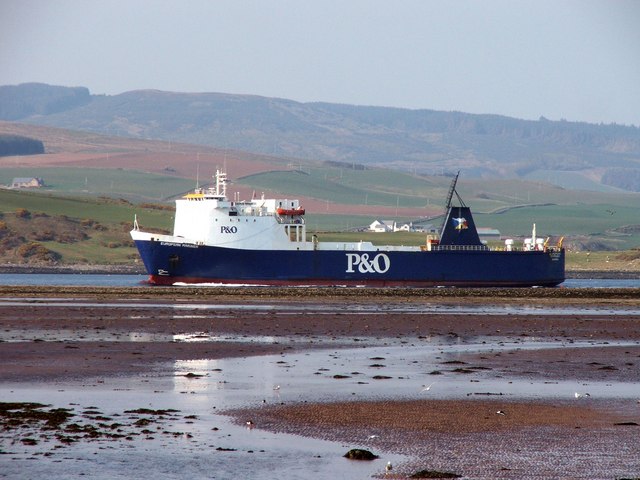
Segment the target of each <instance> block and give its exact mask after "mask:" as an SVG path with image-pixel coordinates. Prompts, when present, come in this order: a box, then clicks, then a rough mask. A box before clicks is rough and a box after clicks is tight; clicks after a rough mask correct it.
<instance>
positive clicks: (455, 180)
mask: <svg viewBox="0 0 640 480" xmlns="http://www.w3.org/2000/svg"><path fill="white" fill-rule="evenodd" d="M459 176H460V170H458V173H456V176H455V177H453V180H452V181H451V186H450V187H449V193H448V194H447V203H446V204H445V207H444V218H443V219H442V227H440V232H443V231H444V227H445V223H446V222H447V216H448V213H449V210H450V209H451V200H452V199H453V194H454V193H455V195H456V197H457V198H458V201H459V202H460V206H462V207H466V205H465V204H464V202H463V201H462V198H460V195H458V192H457V191H456V184H457V183H458V177H459Z"/></svg>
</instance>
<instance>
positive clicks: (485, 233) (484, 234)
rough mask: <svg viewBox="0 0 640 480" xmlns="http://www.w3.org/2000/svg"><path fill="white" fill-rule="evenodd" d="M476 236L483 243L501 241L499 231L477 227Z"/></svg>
mask: <svg viewBox="0 0 640 480" xmlns="http://www.w3.org/2000/svg"><path fill="white" fill-rule="evenodd" d="M478 236H479V237H480V240H482V241H483V242H487V241H489V240H501V239H502V234H501V233H500V230H496V229H495V228H484V227H478Z"/></svg>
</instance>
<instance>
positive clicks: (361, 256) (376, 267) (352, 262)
mask: <svg viewBox="0 0 640 480" xmlns="http://www.w3.org/2000/svg"><path fill="white" fill-rule="evenodd" d="M346 255H347V270H346V272H347V273H355V270H354V268H357V269H358V272H360V273H386V272H387V271H388V270H389V268H390V267H391V260H390V259H389V257H388V256H387V254H386V253H378V254H377V255H376V256H375V257H373V258H372V259H371V260H369V254H368V253H347V254H346Z"/></svg>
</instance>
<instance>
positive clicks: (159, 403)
mask: <svg viewBox="0 0 640 480" xmlns="http://www.w3.org/2000/svg"><path fill="white" fill-rule="evenodd" d="M72 290H73V291H71V289H59V290H55V289H38V288H35V289H34V288H29V287H24V288H18V287H11V289H6V290H4V291H0V339H1V340H2V341H0V358H1V359H2V362H0V382H1V383H2V389H1V390H0V402H3V403H1V404H0V420H1V422H2V424H1V426H0V428H1V429H2V430H1V436H0V453H1V454H0V463H1V464H2V468H0V476H4V477H6V478H36V477H42V476H45V475H46V476H47V477H50V478H76V477H80V476H85V477H86V476H89V477H92V478H118V477H122V478H131V477H140V478H150V477H154V478H175V477H176V475H179V476H187V475H188V476H191V477H194V478H258V479H260V478H265V479H266V478H274V477H276V476H277V477H281V478H347V479H349V478H354V479H361V478H376V477H384V478H410V477H411V476H412V475H416V474H422V475H423V477H424V476H426V475H427V472H430V474H431V475H438V474H439V475H440V476H442V477H444V476H446V475H450V476H453V475H458V476H460V477H461V478H505V479H508V478H590V479H591V478H603V479H605V478H607V479H613V478H636V477H639V476H640V445H639V444H638V442H637V436H638V433H640V426H639V425H640V403H638V400H640V370H639V368H638V366H639V365H640V311H639V308H640V297H639V296H638V295H637V293H638V292H634V291H629V289H625V290H624V291H622V292H618V291H610V292H601V291H597V292H593V293H592V294H591V293H589V292H585V291H580V292H579V293H578V292H576V293H574V294H568V293H567V292H566V291H562V290H561V289H544V290H541V289H526V290H520V291H517V292H518V293H517V295H509V294H508V291H507V290H485V291H484V294H483V295H481V294H480V293H481V292H483V291H481V290H477V291H473V292H472V293H470V294H469V295H467V296H465V295H464V294H463V293H464V292H456V293H457V294H456V295H452V294H451V293H449V291H447V292H438V291H435V290H434V291H430V292H428V293H426V294H418V295H417V294H416V292H420V291H415V290H414V291H409V292H408V293H404V294H400V293H399V292H398V291H397V290H393V291H379V290H378V291H374V292H370V291H368V290H367V291H365V290H361V291H358V292H356V293H357V294H354V292H353V290H350V291H349V293H347V294H344V293H342V292H344V291H345V290H344V289H343V290H341V291H340V289H338V290H336V291H335V292H331V291H330V290H329V289H322V290H321V291H320V293H318V294H316V295H314V292H313V291H311V290H309V289H306V290H304V291H302V292H301V291H294V292H295V294H292V295H286V294H285V293H286V292H284V293H283V292H282V291H274V290H273V289H271V290H269V289H260V290H256V289H246V290H245V291H244V292H242V291H240V290H237V289H227V290H225V289H199V290H197V289H195V292H196V293H194V289H135V291H126V289H124V290H121V291H120V290H118V289H110V288H105V289H96V288H86V289H83V288H75V289H72ZM536 290H537V291H536ZM549 292H551V293H549ZM354 448H359V449H366V450H369V451H371V452H372V453H374V454H375V455H376V456H377V457H378V458H377V459H375V460H371V461H358V460H349V459H346V458H344V457H343V455H344V454H345V453H346V452H347V451H349V450H350V449H354ZM387 462H391V464H392V468H391V469H390V470H387V469H386V468H385V467H386V465H387ZM414 478H419V477H414Z"/></svg>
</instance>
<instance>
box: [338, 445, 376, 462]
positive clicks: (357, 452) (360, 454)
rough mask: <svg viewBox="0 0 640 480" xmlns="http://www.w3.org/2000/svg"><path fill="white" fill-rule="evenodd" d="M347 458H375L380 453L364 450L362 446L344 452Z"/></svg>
mask: <svg viewBox="0 0 640 480" xmlns="http://www.w3.org/2000/svg"><path fill="white" fill-rule="evenodd" d="M344 457H345V458H348V459H349V460H375V459H376V458H378V455H374V454H373V453H371V452H370V451H369V450H363V449H360V448H352V449H351V450H349V451H348V452H347V453H345V454H344Z"/></svg>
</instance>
